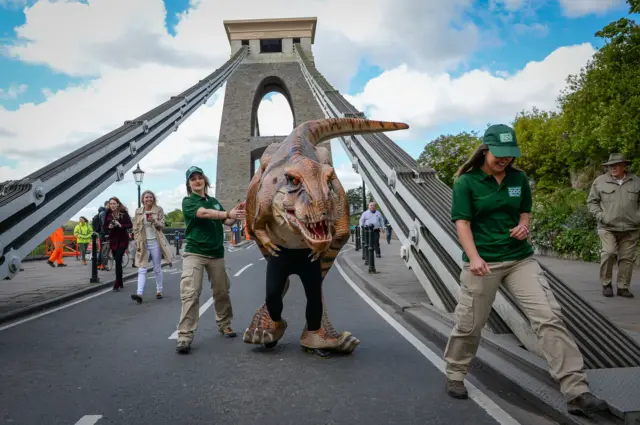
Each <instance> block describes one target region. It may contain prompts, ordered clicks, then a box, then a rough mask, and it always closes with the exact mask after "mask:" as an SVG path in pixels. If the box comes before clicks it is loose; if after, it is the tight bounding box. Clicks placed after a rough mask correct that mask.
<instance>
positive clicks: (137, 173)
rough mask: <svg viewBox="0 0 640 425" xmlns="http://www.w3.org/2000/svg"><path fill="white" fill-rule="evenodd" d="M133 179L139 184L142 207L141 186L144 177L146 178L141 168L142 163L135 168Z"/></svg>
mask: <svg viewBox="0 0 640 425" xmlns="http://www.w3.org/2000/svg"><path fill="white" fill-rule="evenodd" d="M133 179H134V180H135V181H136V184H137V185H138V208H140V205H141V202H140V186H142V179H144V171H142V170H141V169H140V164H138V166H137V167H136V169H135V170H133Z"/></svg>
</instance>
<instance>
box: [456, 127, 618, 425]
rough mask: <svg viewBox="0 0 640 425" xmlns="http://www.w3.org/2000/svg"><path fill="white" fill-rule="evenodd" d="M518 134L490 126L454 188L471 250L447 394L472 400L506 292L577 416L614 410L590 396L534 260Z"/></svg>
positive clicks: (460, 227) (464, 240) (459, 222)
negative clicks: (493, 316) (471, 386)
mask: <svg viewBox="0 0 640 425" xmlns="http://www.w3.org/2000/svg"><path fill="white" fill-rule="evenodd" d="M520 155H521V154H520V149H519V148H518V144H517V139H516V134H515V132H514V131H513V129H511V128H510V127H508V126H506V125H493V126H491V127H489V128H488V129H487V130H486V132H485V134H484V137H483V143H482V144H481V145H480V146H479V147H478V148H477V149H476V151H475V152H474V153H473V155H472V156H471V158H470V159H469V160H468V161H467V162H466V163H465V164H464V165H463V166H462V167H461V168H460V169H459V170H458V172H457V178H456V180H455V182H454V185H453V204H452V207H451V220H452V221H454V222H455V224H456V228H457V231H458V237H459V238H460V244H461V245H462V248H463V261H464V267H463V270H462V272H461V275H460V294H459V298H458V304H457V306H456V309H455V313H454V317H455V326H454V328H453V329H452V331H451V334H450V336H449V341H448V343H447V346H446V349H445V352H444V360H445V362H446V384H447V392H448V394H449V395H450V396H452V397H454V398H467V397H468V395H467V390H466V388H465V386H464V378H465V376H466V374H467V371H468V367H469V363H471V361H472V360H473V358H474V357H475V355H476V352H477V350H478V345H479V343H480V338H481V331H482V328H483V327H484V325H485V323H486V322H487V319H488V318H489V313H490V312H491V306H492V304H493V301H494V299H495V296H496V292H497V291H498V287H499V286H500V285H504V286H505V287H506V288H507V290H509V292H511V294H512V295H513V296H514V297H515V298H516V299H517V300H518V302H519V304H520V306H521V307H522V310H523V311H524V313H525V314H526V316H527V318H528V319H529V323H530V324H531V327H532V329H533V331H534V333H535V334H536V336H537V337H538V341H539V344H540V348H541V350H542V352H543V354H544V357H545V359H546V360H547V363H548V365H549V372H550V374H551V376H552V377H553V378H554V379H555V380H556V381H559V383H560V391H561V392H562V393H563V394H564V396H565V398H566V400H567V408H568V410H569V412H570V413H572V414H577V413H581V414H585V413H593V412H596V411H601V410H606V409H607V404H606V403H605V402H604V401H602V400H600V399H599V398H597V397H595V396H594V395H593V394H591V393H590V392H589V386H588V384H587V375H586V372H585V369H584V361H583V358H582V354H581V353H580V351H579V350H578V347H577V345H576V343H575V341H574V340H573V338H572V336H571V335H570V334H569V332H568V331H567V328H566V326H565V324H564V323H563V321H562V319H561V310H560V305H559V304H558V302H557V301H556V299H555V297H554V295H553V293H552V292H551V288H550V286H549V282H548V281H547V279H546V277H545V275H544V274H543V272H542V269H541V268H540V265H539V264H538V262H537V261H536V260H535V259H534V258H533V248H532V246H531V244H530V243H529V241H528V240H527V237H528V235H529V220H530V214H531V205H532V198H531V188H530V186H529V181H528V179H527V176H526V175H525V173H524V172H522V171H520V170H518V169H516V168H515V167H514V166H513V160H514V158H517V157H520Z"/></svg>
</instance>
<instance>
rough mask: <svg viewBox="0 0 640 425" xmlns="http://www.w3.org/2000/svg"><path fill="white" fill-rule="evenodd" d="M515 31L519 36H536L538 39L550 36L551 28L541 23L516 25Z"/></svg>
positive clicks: (514, 26)
mask: <svg viewBox="0 0 640 425" xmlns="http://www.w3.org/2000/svg"><path fill="white" fill-rule="evenodd" d="M513 30H514V31H515V32H516V34H518V35H528V34H531V35H534V36H537V37H544V36H546V35H547V34H549V27H548V26H547V25H544V24H541V23H535V24H514V25H513Z"/></svg>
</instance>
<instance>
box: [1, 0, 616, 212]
mask: <svg viewBox="0 0 640 425" xmlns="http://www.w3.org/2000/svg"><path fill="white" fill-rule="evenodd" d="M286 3H287V2H285V1H284V0H270V1H269V2H258V1H242V0H236V1H235V2H228V1H221V0H164V1H163V0H0V70H2V72H0V182H2V181H5V180H18V179H20V178H22V177H24V176H26V175H28V174H29V173H31V172H33V171H36V170H38V169H39V168H41V167H43V166H45V165H46V164H48V163H50V162H52V161H54V160H56V159H58V158H60V157H62V156H64V155H66V154H68V153H70V152H72V151H74V150H76V149H78V148H79V147H81V146H82V145H84V144H86V143H88V142H90V141H92V140H95V139H96V138H98V137H100V136H102V135H103V134H105V133H107V132H109V131H111V130H113V129H115V128H117V127H119V126H120V125H122V124H123V123H124V121H126V120H129V119H132V118H135V117H136V116H139V115H141V114H143V113H145V112H146V111H148V110H150V109H152V108H153V107H155V106H157V105H159V104H161V103H163V102H164V101H166V100H168V99H169V98H170V97H171V96H172V95H174V94H178V93H180V92H181V91H183V90H185V89H186V88H188V87H190V86H192V85H193V84H195V83H196V82H197V81H198V80H199V79H201V78H202V77H203V76H206V75H208V74H209V73H211V72H212V71H213V70H215V69H216V68H218V67H219V66H221V65H222V64H223V63H224V62H225V61H226V60H227V59H228V58H229V55H230V48H229V43H228V41H227V38H226V35H225V33H224V28H223V25H222V21H223V20H225V19H257V18H283V17H306V16H315V17H317V18H318V24H317V25H318V26H317V32H316V41H315V44H314V46H313V52H314V57H315V61H316V66H317V68H318V69H319V70H320V72H322V73H323V74H324V76H325V77H326V78H327V79H328V80H329V81H330V82H331V83H332V84H333V85H334V86H335V87H336V88H337V89H338V90H340V91H341V92H342V94H343V95H344V96H345V97H346V98H347V99H348V100H349V101H350V102H351V103H352V104H353V105H354V106H356V108H358V109H359V110H361V111H362V112H365V114H366V115H367V117H368V118H371V119H382V120H394V121H402V122H406V123H408V124H409V125H410V126H411V128H410V130H407V131H402V132H393V133H388V136H389V137H391V138H392V139H393V140H394V141H395V142H396V143H398V144H399V145H400V146H401V147H402V148H403V149H405V150H406V151H407V152H408V153H409V154H410V155H411V156H413V157H414V158H417V157H418V155H419V154H420V152H422V150H423V149H424V146H425V145H426V144H427V143H429V142H430V141H431V140H434V139H435V138H437V137H438V136H440V135H441V134H454V133H457V132H460V131H474V130H475V131H479V132H482V131H483V130H484V129H485V128H486V125H487V124H488V123H506V124H509V123H511V122H512V121H513V119H514V117H515V116H516V114H517V113H518V112H520V111H523V110H530V109H531V108H533V107H537V108H539V109H544V110H555V109H557V104H556V99H557V97H558V94H559V93H560V91H561V90H562V89H563V88H564V87H565V81H566V78H567V76H568V75H570V74H576V73H578V72H579V71H580V69H581V68H582V67H584V66H585V65H586V64H587V62H588V61H589V59H590V58H591V57H592V55H593V53H594V52H595V51H596V49H597V48H598V47H600V45H601V40H599V39H597V38H596V37H595V35H594V34H595V32H596V31H598V30H599V29H601V28H602V27H603V26H604V25H606V24H607V23H609V22H610V21H612V20H616V19H618V18H620V17H622V16H625V15H626V13H627V10H628V6H627V5H626V3H625V1H624V0H475V1H474V0H366V1H365V0H350V1H349V2H344V1H342V0H297V1H296V2H295V3H294V2H291V3H290V4H286ZM232 4H233V6H232ZM292 5H295V6H292ZM223 100H224V87H222V88H221V89H219V90H218V91H217V92H216V93H215V94H214V95H213V96H212V97H211V98H210V100H209V101H208V102H207V103H206V104H205V105H203V106H202V107H201V108H200V109H199V110H198V111H196V112H195V113H194V114H193V115H192V116H191V117H190V118H189V119H188V120H187V121H186V122H185V123H184V124H183V125H182V126H181V127H180V129H179V130H178V131H177V132H175V133H173V134H171V135H170V136H169V137H168V138H167V139H165V140H164V141H163V142H162V143H161V144H160V145H159V146H158V147H157V148H156V149H155V150H154V151H153V152H151V153H150V154H149V155H147V156H146V157H145V158H143V159H142V160H141V161H140V167H141V168H142V169H143V170H144V171H145V177H144V183H143V187H142V188H143V189H151V190H153V191H154V192H155V193H156V194H157V196H158V200H159V203H160V205H161V206H162V207H163V208H164V209H165V211H167V212H168V211H171V210H173V209H175V208H179V207H180V204H181V200H182V197H183V196H185V195H186V192H185V187H184V172H185V170H186V169H187V168H188V166H190V165H192V164H196V165H199V166H201V167H202V168H203V169H204V170H205V173H207V174H208V175H209V176H210V177H211V178H212V179H213V180H215V175H216V164H217V163H216V152H217V141H218V133H219V131H220V118H221V114H222V102H223ZM258 119H259V122H260V124H259V125H260V131H261V135H263V136H270V135H286V134H288V133H289V132H290V131H291V130H292V114H291V110H290V109H289V106H288V103H287V102H286V100H285V99H284V97H283V96H282V95H280V94H277V93H272V94H269V95H267V96H265V98H264V99H263V100H262V103H261V104H260V108H259V110H258ZM332 151H333V162H334V167H335V168H336V171H337V173H338V177H339V178H340V179H341V181H342V182H343V185H344V186H345V187H346V188H347V189H349V188H353V187H357V186H359V185H360V184H361V179H360V177H359V176H358V174H356V173H355V172H354V171H353V170H352V168H351V164H350V163H349V160H348V157H347V156H346V154H345V152H344V150H343V149H342V147H341V145H340V143H339V142H338V141H337V140H334V141H332ZM131 171H132V170H131ZM131 171H129V172H128V173H127V174H126V177H125V179H124V180H123V181H121V182H117V183H114V184H113V185H111V186H110V187H109V188H108V189H107V190H106V191H105V192H103V193H102V194H100V195H99V196H97V197H96V199H94V200H93V201H92V202H90V203H89V205H87V206H85V208H83V209H82V210H80V211H78V213H77V214H75V216H74V218H77V217H79V216H80V215H84V216H86V217H87V218H89V219H91V217H92V216H93V215H94V214H95V213H96V212H97V208H98V207H99V206H100V205H101V204H102V203H103V202H104V201H105V200H106V199H108V198H109V197H110V196H114V195H115V196H118V197H119V198H120V199H121V200H122V201H123V203H125V204H126V205H127V207H129V209H133V208H135V207H136V206H137V187H136V185H135V183H134V181H133V175H132V173H131ZM247 183H248V182H247ZM226 207H227V208H231V207H232V206H231V205H230V206H226Z"/></svg>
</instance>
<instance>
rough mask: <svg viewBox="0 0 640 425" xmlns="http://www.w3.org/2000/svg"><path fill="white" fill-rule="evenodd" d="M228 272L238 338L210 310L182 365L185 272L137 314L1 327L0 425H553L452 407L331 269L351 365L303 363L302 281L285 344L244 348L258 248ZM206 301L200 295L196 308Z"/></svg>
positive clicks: (258, 296)
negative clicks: (352, 340) (352, 345)
mask: <svg viewBox="0 0 640 425" xmlns="http://www.w3.org/2000/svg"><path fill="white" fill-rule="evenodd" d="M226 258H227V267H228V273H229V277H230V278H231V281H232V286H231V297H232V302H233V308H234V314H235V318H234V322H233V325H234V329H235V330H236V331H237V332H238V337H237V338H234V339H226V338H224V337H222V336H221V335H220V334H219V333H218V332H217V331H216V326H215V313H214V310H213V307H209V308H207V309H206V310H205V311H204V312H201V313H202V315H201V320H200V324H199V328H198V330H197V331H196V337H195V340H194V344H193V346H192V351H191V354H189V355H178V354H177V353H176V352H175V345H176V342H177V341H176V340H175V339H171V338H172V336H173V335H175V334H174V332H175V329H176V323H177V320H178V317H179V313H180V297H179V290H178V288H179V281H180V271H181V266H182V264H181V263H177V264H174V265H173V268H172V269H168V270H165V271H164V286H165V298H164V299H162V300H156V299H155V297H154V295H155V282H154V280H153V279H149V280H148V283H147V287H146V291H145V295H146V297H145V300H144V302H143V303H142V304H140V305H139V304H137V303H135V302H134V301H132V300H131V298H130V294H131V293H132V292H133V291H135V283H134V281H132V280H130V281H128V282H126V283H125V290H124V291H123V292H119V293H113V292H110V291H102V292H100V293H98V294H95V295H93V296H91V297H90V298H88V299H82V300H78V301H77V302H75V303H74V304H73V305H67V306H63V307H62V308H61V309H59V310H57V311H53V312H51V313H50V314H44V315H42V316H40V317H37V318H34V319H33V320H26V321H22V322H20V323H18V324H14V325H12V324H9V325H0V364H1V365H2V366H1V367H0V423H1V424H16V425H40V424H47V425H94V424H96V425H108V424H112V425H116V424H118V425H121V424H128V425H138V424H139V425H148V424H154V425H175V424H190V425H198V424H207V425H211V424H232V425H240V424H264V425H285V424H291V425H294V424H295V425H299V424H306V423H308V424H381V425H382V424H384V425H388V424H402V425H409V424H445V425H448V424H450V425H457V424H464V423H473V424H474V425H496V424H500V425H507V424H509V425H517V424H521V425H529V423H531V424H533V423H536V424H549V423H552V422H549V421H548V420H547V419H544V418H539V417H537V416H536V415H535V414H533V415H532V414H531V413H528V412H525V413H523V411H522V410H520V409H518V408H510V407H509V406H507V407H506V408H505V409H506V410H503V408H502V407H499V406H498V404H499V405H501V406H505V403H504V401H501V400H496V403H498V404H495V403H494V401H493V399H495V398H496V397H495V394H494V393H492V392H491V391H489V390H485V389H481V390H477V391H474V392H473V395H474V400H471V399H470V400H455V399H452V398H450V397H449V396H447V395H446V393H445V390H444V375H443V374H442V372H441V370H439V369H438V367H436V366H434V364H433V363H432V362H434V361H435V363H436V365H438V361H440V362H441V359H440V358H439V357H438V356H436V355H435V354H434V353H433V352H432V351H430V349H429V347H428V346H427V345H425V344H424V343H422V342H420V338H419V337H418V338H416V337H415V336H413V335H414V334H415V331H413V330H411V329H409V330H407V329H408V327H406V325H402V324H399V323H398V322H395V320H394V319H393V318H392V317H391V318H390V317H389V315H388V314H387V313H385V312H384V311H383V309H381V308H380V307H377V304H375V303H374V302H373V301H371V299H368V298H367V296H366V294H363V293H361V291H360V290H358V289H354V287H353V286H352V284H353V282H349V279H348V277H347V278H346V280H345V277H343V275H342V274H341V273H340V271H339V270H338V268H337V267H334V268H333V269H332V270H331V272H330V273H329V275H328V278H327V279H328V280H327V282H326V284H325V298H326V300H327V304H328V308H329V314H330V318H331V320H332V321H333V324H334V326H335V327H336V329H338V330H339V331H340V330H343V329H346V330H349V331H351V332H352V333H353V334H354V335H356V336H357V337H358V338H359V339H360V340H361V344H360V346H359V347H358V348H357V349H356V351H355V352H354V354H353V355H351V356H346V357H342V356H340V357H333V358H330V359H321V358H319V357H317V356H314V355H312V354H308V353H305V352H303V351H302V350H300V347H299V345H298V339H299V336H300V332H301V330H302V327H303V326H304V305H305V302H304V292H303V290H302V287H301V285H300V282H299V280H298V279H297V277H294V278H293V279H292V288H291V290H290V292H289V293H288V294H287V296H286V298H285V310H284V317H286V318H287V319H288V321H289V328H288V330H287V333H286V334H285V337H284V339H283V340H282V341H281V342H280V343H279V344H278V346H277V347H276V348H274V349H273V350H265V349H262V348H260V347H258V346H254V345H249V344H245V343H244V342H243V341H242V338H241V333H242V331H243V330H244V329H245V328H246V327H247V326H248V324H249V322H250V320H251V318H252V315H253V314H254V312H255V310H256V309H257V308H258V307H259V305H260V304H261V302H262V300H263V299H264V275H265V268H266V264H265V261H263V260H262V259H261V256H260V253H259V251H258V250H257V249H256V247H255V246H249V247H247V248H246V249H240V250H237V251H234V252H227V253H226ZM147 276H149V277H150V276H152V273H149V274H148V275H147ZM210 297H211V291H210V289H209V287H208V285H206V284H205V287H204V289H203V292H202V297H201V306H202V305H206V302H207V300H209V298H210ZM209 304H210V303H209ZM385 317H386V318H385ZM485 393H486V394H489V395H485ZM514 418H517V419H514ZM529 419H530V420H529Z"/></svg>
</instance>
